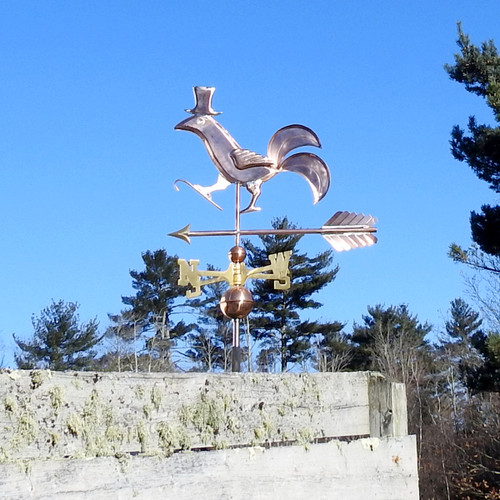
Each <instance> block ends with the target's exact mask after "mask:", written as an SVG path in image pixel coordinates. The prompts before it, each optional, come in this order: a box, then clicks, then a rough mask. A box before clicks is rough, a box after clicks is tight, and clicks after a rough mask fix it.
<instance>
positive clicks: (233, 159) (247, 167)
mask: <svg viewBox="0 0 500 500" xmlns="http://www.w3.org/2000/svg"><path fill="white" fill-rule="evenodd" d="M193 91H194V97H195V106H194V108H193V109H187V110H186V111H187V112H188V113H190V114H191V115H192V116H190V117H188V118H186V119H185V120H183V121H181V122H179V123H178V124H177V125H176V126H175V129H176V130H187V131H189V132H192V133H194V134H196V135H197V136H198V137H200V139H201V140H202V141H203V144H204V145H205V148H206V150H207V152H208V154H209V156H210V158H211V159H212V161H213V163H214V164H215V166H216V168H217V170H218V171H219V174H218V177H217V180H216V182H215V183H214V184H213V185H211V186H201V185H199V184H192V183H190V182H188V181H186V180H183V179H177V180H176V181H175V183H174V187H175V188H176V189H177V190H179V187H178V183H180V182H182V183H185V184H187V185H188V186H189V187H191V188H192V189H194V190H195V191H196V192H197V193H198V194H200V195H201V196H202V197H203V198H205V199H206V200H207V201H209V202H210V203H211V204H212V205H214V206H215V207H217V208H218V209H219V210H222V208H221V207H220V206H219V205H218V204H217V203H215V201H214V200H213V199H212V193H213V192H215V191H219V190H223V189H226V188H227V187H229V186H230V185H231V184H234V185H235V223H234V229H229V230H206V231H191V230H190V225H187V226H186V227H184V228H183V229H180V230H178V231H175V232H173V233H170V236H175V237H177V238H180V239H182V240H184V241H186V242H187V243H189V242H190V238H192V237H201V236H204V237H206V236H234V246H233V247H232V248H231V249H230V250H229V259H230V264H229V267H228V268H227V269H226V270H225V271H204V270H199V269H198V264H199V260H194V259H192V260H190V261H189V262H187V261H186V260H184V259H179V260H178V263H179V271H180V274H179V285H183V286H189V287H190V289H189V290H188V291H187V292H186V296H187V297H196V296H199V295H201V288H202V287H203V286H204V285H208V284H210V283H216V282H220V281H226V282H227V283H228V284H229V289H228V290H227V291H226V292H225V293H224V295H223V296H222V298H221V301H220V308H221V311H222V313H223V314H224V315H225V316H226V317H228V318H231V319H232V321H233V349H232V371H234V372H239V371H240V364H241V348H240V328H239V325H240V320H241V319H243V318H245V317H247V316H248V314H249V313H250V311H251V310H252V308H253V298H252V294H251V292H250V291H249V290H248V288H246V287H245V286H244V285H245V282H246V281H247V280H249V279H272V280H274V288H275V289H278V290H286V289H288V288H289V287H290V271H289V268H288V264H289V260H290V256H291V252H280V253H277V254H272V255H269V262H270V264H269V265H268V266H264V267H260V268H255V269H248V268H247V267H246V266H245V263H244V260H245V257H246V252H245V249H244V248H243V247H242V246H241V236H251V235H266V234H321V235H322V236H323V237H324V238H325V239H326V240H327V241H328V243H329V244H330V245H331V246H332V247H333V249H334V250H337V251H339V252H340V251H344V250H350V249H353V248H358V247H365V246H370V245H373V244H374V243H376V242H377V238H376V237H375V235H374V234H373V233H375V232H376V228H375V227H373V226H374V224H375V222H376V219H375V218H374V217H372V216H370V215H363V214H355V213H352V212H337V213H335V214H334V215H333V216H332V217H331V218H330V219H329V220H328V221H327V222H326V223H325V224H324V225H323V226H322V227H321V228H317V229H256V230H242V229H241V214H242V213H251V212H255V211H259V210H261V209H260V207H258V206H256V202H257V199H258V198H259V196H260V194H261V189H262V185H263V184H264V183H265V182H267V181H268V180H269V179H271V178H272V177H274V176H275V175H276V174H278V173H281V172H294V173H297V174H299V175H301V176H302V177H303V178H304V179H305V180H306V181H307V183H308V184H309V187H310V188H311V190H312V194H313V203H317V202H318V201H320V200H321V199H322V198H324V196H325V195H326V193H327V192H328V189H329V187H330V170H329V169H328V166H327V165H326V163H325V162H324V161H323V160H322V159H321V158H319V157H318V156H317V155H315V154H313V153H304V152H301V153H294V154H291V155H288V154H289V153H290V152H291V151H292V150H294V149H297V148H299V147H304V146H312V147H318V148H319V147H321V144H320V142H319V139H318V137H317V135H316V134H315V133H314V132H313V131H312V130H311V129H309V128H307V127H305V126H303V125H288V126H286V127H283V128H281V129H280V130H278V131H277V132H276V133H275V134H274V135H273V136H272V137H271V140H270V141H269V144H268V147H267V153H266V155H265V156H263V155H260V154H258V153H254V152H252V151H249V150H247V149H243V148H241V146H239V144H238V143H237V142H236V141H235V140H234V139H233V137H232V136H231V135H230V134H229V132H228V131H227V130H226V129H225V128H224V127H223V126H222V125H221V124H220V123H219V122H218V121H216V120H215V118H214V116H217V115H218V114H220V113H219V112H217V111H214V109H213V108H212V97H213V94H214V92H215V87H194V88H193ZM242 186H243V187H245V188H246V190H247V191H248V192H249V193H250V195H251V199H250V203H249V204H248V206H247V207H246V208H245V209H243V210H241V207H240V194H241V187H242Z"/></svg>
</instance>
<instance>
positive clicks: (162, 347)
mask: <svg viewBox="0 0 500 500" xmlns="http://www.w3.org/2000/svg"><path fill="white" fill-rule="evenodd" d="M457 43H458V46H459V52H458V53H457V54H456V55H455V61H454V64H449V65H445V70H446V72H447V73H448V75H449V76H450V78H451V79H452V80H454V81H456V82H458V83H461V84H463V85H464V87H465V89H466V90H467V91H469V92H472V93H474V94H476V95H478V96H480V97H481V98H483V99H484V100H485V103H486V104H487V106H488V107H489V108H490V109H491V110H492V112H493V120H494V121H495V122H496V124H495V126H488V125H485V124H478V123H477V121H476V119H475V118H474V117H470V118H469V120H468V125H467V129H466V130H465V129H463V128H461V127H460V126H458V125H457V126H455V127H454V128H453V129H452V133H451V140H450V145H451V152H452V154H453V156H454V157H455V158H456V159H457V160H459V161H460V162H465V163H466V164H468V165H469V166H470V167H471V168H472V169H473V171H474V172H475V173H476V175H477V176H478V178H479V179H481V180H484V181H486V182H487V183H488V184H489V186H490V187H491V189H492V190H493V191H494V192H495V193H499V192H500V126H499V122H500V56H499V54H498V51H497V49H496V47H495V44H494V43H493V41H488V42H484V43H483V44H481V45H480V46H476V45H474V44H472V43H471V41H470V38H469V36H468V35H466V34H465V33H464V32H463V31H462V28H461V25H460V24H459V25H458V42H457ZM272 224H273V227H274V228H277V229H278V228H290V227H294V226H293V224H292V223H291V222H290V221H289V220H288V219H287V218H286V217H283V218H280V219H276V220H274V221H273V223H272ZM470 226H471V233H472V239H473V244H472V245H471V246H470V247H469V248H463V247H461V246H460V245H458V244H452V245H450V250H449V254H450V257H451V258H452V259H453V260H454V261H456V262H458V263H460V264H461V265H462V266H466V267H468V268H469V269H470V270H471V274H470V275H469V278H468V285H469V289H470V301H471V302H472V304H473V305H471V304H469V303H468V302H467V301H465V300H464V299H463V298H456V299H455V300H453V301H452V302H451V304H450V308H449V314H448V318H447V320H446V321H445V323H444V325H442V326H441V328H439V330H438V331H436V330H433V327H432V326H431V325H430V324H428V323H426V322H422V321H420V320H419V318H418V316H417V315H416V314H414V313H412V312H411V311H410V310H409V307H408V306H407V305H406V304H395V305H390V306H385V305H380V304H379V305H373V306H370V307H368V309H367V313H366V314H365V315H363V316H362V317H361V320H360V321H359V322H356V323H354V325H353V326H352V328H351V329H350V331H347V330H346V325H345V324H342V323H341V322H339V321H335V320H331V321H313V320H310V319H308V318H307V314H308V312H312V311H314V310H317V309H319V308H320V307H321V306H322V304H321V303H320V302H318V301H317V300H316V297H317V294H318V292H320V291H321V290H323V289H324V288H325V287H326V286H328V285H330V284H331V283H332V282H333V281H334V280H335V277H336V274H337V272H338V267H337V266H335V265H334V264H333V255H332V252H331V251H325V252H321V253H318V254H317V255H314V256H309V255H307V254H305V253H302V252H301V251H300V249H299V243H300V239H301V237H300V236H280V235H268V236H263V237H261V238H260V241H259V243H258V244H256V243H255V242H253V241H252V242H251V241H245V242H244V243H243V245H244V247H245V249H246V252H247V264H248V266H249V267H259V266H263V265H266V264H267V263H268V261H267V256H268V255H269V254H271V253H276V252H283V251H287V250H292V251H293V253H292V257H291V260H290V273H291V287H290V289H289V290H286V291H281V290H274V289H273V285H272V283H271V282H269V281H267V280H266V281H264V280H259V281H256V282H254V283H252V285H251V288H252V293H253V296H254V300H255V307H254V310H253V312H252V313H251V315H250V316H249V318H248V321H244V322H243V328H242V345H243V346H244V359H243V363H242V366H244V367H245V370H247V371H253V370H255V371H268V372H275V371H277V372H284V371H288V370H308V371H353V370H377V371H380V372H382V373H383V374H384V375H385V376H386V377H388V378H389V379H390V380H394V381H399V382H404V383H405V384H406V388H407V397H408V415H409V428H410V432H411V433H414V434H416V435H417V443H418V463H419V472H420V491H421V498H422V499H475V498H484V499H500V396H499V394H500V299H499V297H500V207H499V206H498V205H491V204H485V205H483V206H482V207H481V209H480V210H477V211H474V212H472V213H471V216H470ZM142 260H143V264H144V268H143V269H142V270H139V271H136V270H133V271H131V272H130V275H131V278H132V286H133V289H134V295H131V296H124V297H122V302H123V305H124V308H123V310H122V311H120V312H119V313H115V314H110V315H109V319H110V325H109V327H108V328H107V329H106V330H105V331H104V332H99V328H98V324H97V322H96V321H95V320H91V321H89V322H87V323H80V320H79V318H78V313H77V309H78V305H77V304H75V303H71V302H69V303H67V302H64V301H58V302H53V303H52V304H51V305H50V306H48V307H47V308H46V309H44V310H43V311H42V312H41V313H40V315H38V316H33V318H32V322H33V330H34V333H33V336H32V338H31V339H30V340H27V341H26V340H21V339H20V338H18V337H17V336H14V339H15V341H16V343H17V345H18V347H19V352H18V353H17V354H16V358H15V359H16V363H17V365H18V367H19V368H26V369H31V368H36V367H46V368H50V369H54V370H65V369H79V370H80V369H84V370H113V371H125V370H132V371H136V372H139V371H175V370H185V371H188V370H196V371H211V372H226V371H231V355H230V351H231V335H232V331H231V325H230V322H229V320H228V319H227V318H225V317H224V316H223V315H222V314H221V312H220V309H219V308H218V302H219V299H220V297H221V295H222V294H223V293H224V291H225V285H224V284H222V283H216V284H212V285H208V286H205V287H204V288H203V295H202V296H201V297H200V298H197V299H191V300H187V299H185V298H184V293H185V290H184V289H183V287H180V286H179V285H178V284H177V279H178V266H177V256H175V255H169V254H168V253H167V252H166V250H164V249H160V250H156V251H146V252H145V253H144V254H143V255H142Z"/></svg>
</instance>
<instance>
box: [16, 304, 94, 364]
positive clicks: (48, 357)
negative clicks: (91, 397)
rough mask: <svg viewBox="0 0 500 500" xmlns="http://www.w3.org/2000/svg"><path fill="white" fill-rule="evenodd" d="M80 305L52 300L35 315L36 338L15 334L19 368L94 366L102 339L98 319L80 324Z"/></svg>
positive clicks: (33, 318)
mask: <svg viewBox="0 0 500 500" xmlns="http://www.w3.org/2000/svg"><path fill="white" fill-rule="evenodd" d="M77 309H78V304H76V303H73V302H68V303H66V302H64V301H62V300H60V301H58V302H54V301H53V302H52V304H51V305H50V306H49V307H46V308H45V309H43V310H42V312H41V313H40V316H35V315H33V316H32V318H31V322H32V324H33V329H34V334H33V338H32V339H31V340H30V341H28V342H24V341H22V340H20V339H18V338H17V337H16V336H15V335H14V341H15V342H16V344H17V346H18V347H19V349H20V350H21V351H22V352H21V353H20V354H16V355H15V360H16V364H17V366H18V368H21V369H32V368H48V369H50V370H85V369H86V368H89V367H91V365H92V361H93V359H94V357H95V355H96V352H95V351H94V350H92V348H93V347H95V346H96V345H97V344H98V343H99V342H100V340H101V336H100V335H99V333H98V331H97V330H98V326H99V325H98V323H97V320H95V319H94V320H91V321H89V322H88V323H84V324H79V317H78V314H77V312H76V311H77Z"/></svg>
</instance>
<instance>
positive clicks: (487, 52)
mask: <svg viewBox="0 0 500 500" xmlns="http://www.w3.org/2000/svg"><path fill="white" fill-rule="evenodd" d="M457 44H458V46H459V47H460V53H459V54H456V55H455V64H454V65H449V64H447V65H445V70H446V71H447V72H448V74H449V75H450V78H452V79H453V80H455V81H457V82H459V83H463V84H464V85H465V88H466V90H467V91H468V92H472V93H474V94H476V95H478V96H480V97H482V98H484V99H485V100H486V103H487V105H488V106H489V107H490V108H491V110H492V111H493V114H494V117H495V120H496V122H497V123H500V55H499V54H498V51H497V48H496V47H495V44H494V43H493V41H492V40H490V41H488V42H483V43H482V45H481V47H476V46H475V45H473V44H472V43H471V42H470V38H469V36H467V35H466V34H464V33H463V31H462V27H461V25H460V23H459V25H458V41H457ZM468 132H469V133H468V134H467V133H466V132H465V131H464V130H463V129H462V128H460V127H459V126H458V125H456V126H455V127H454V128H453V130H452V133H451V141H450V143H451V151H452V154H453V156H454V157H455V158H456V159H457V160H459V161H465V162H466V163H467V164H468V165H469V166H470V167H471V168H472V170H473V171H474V173H475V174H476V175H477V176H478V177H479V178H480V179H482V180H484V181H486V182H488V183H489V185H490V188H491V189H493V190H494V191H495V192H496V193H500V126H498V125H497V126H496V127H490V126H487V125H484V124H481V125H479V124H478V123H477V121H476V119H475V118H474V117H470V118H469V123H468ZM470 224H471V230H472V238H473V240H474V241H475V242H476V243H477V244H478V245H479V247H480V249H481V250H482V251H483V252H486V253H487V254H489V255H495V256H500V206H490V205H483V206H482V208H481V213H477V212H472V213H471V218H470ZM451 255H452V257H453V258H454V259H455V260H457V261H463V262H467V260H468V259H467V253H463V251H462V253H461V252H460V247H457V246H455V247H454V248H453V247H452V253H451ZM473 260H474V259H473Z"/></svg>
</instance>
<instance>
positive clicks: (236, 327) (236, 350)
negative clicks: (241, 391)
mask: <svg viewBox="0 0 500 500" xmlns="http://www.w3.org/2000/svg"><path fill="white" fill-rule="evenodd" d="M240 188H241V184H240V183H239V182H237V183H236V184H235V189H236V194H235V197H236V199H235V203H234V206H235V216H234V232H235V235H234V244H235V245H236V246H239V245H240V236H241V234H240V231H241V228H240ZM232 352H233V356H232V358H233V360H232V363H231V368H232V371H233V372H240V371H241V347H240V320H239V319H233V351H232Z"/></svg>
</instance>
